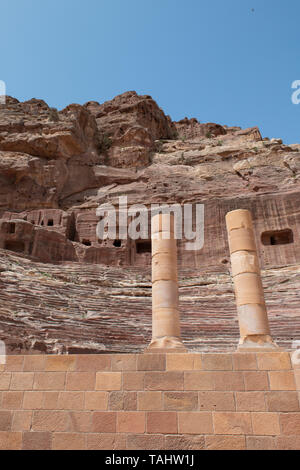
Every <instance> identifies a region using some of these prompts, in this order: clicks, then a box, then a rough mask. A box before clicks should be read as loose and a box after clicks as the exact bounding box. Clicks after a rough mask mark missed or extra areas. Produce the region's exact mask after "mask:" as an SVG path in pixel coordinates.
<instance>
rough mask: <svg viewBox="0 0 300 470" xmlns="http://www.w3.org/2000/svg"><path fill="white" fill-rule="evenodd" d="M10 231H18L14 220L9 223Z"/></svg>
mask: <svg viewBox="0 0 300 470" xmlns="http://www.w3.org/2000/svg"><path fill="white" fill-rule="evenodd" d="M9 233H16V224H15V223H14V222H12V223H10V224H9Z"/></svg>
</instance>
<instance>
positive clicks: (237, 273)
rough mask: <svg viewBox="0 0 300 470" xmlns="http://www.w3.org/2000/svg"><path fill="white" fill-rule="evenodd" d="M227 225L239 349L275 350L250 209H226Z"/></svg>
mask: <svg viewBox="0 0 300 470" xmlns="http://www.w3.org/2000/svg"><path fill="white" fill-rule="evenodd" d="M226 226H227V231H228V239H229V249H230V257H231V268H232V277H233V282H234V289H235V298H236V304H237V312H238V318H239V325H240V341H239V345H238V349H239V350H259V349H261V350H268V349H273V350H274V349H278V347H277V345H276V344H275V343H274V342H273V340H272V338H271V335H270V328H269V322H268V316H267V310H266V305H265V300H264V292H263V287H262V282H261V276H260V268H259V263H258V257H257V250H256V244H255V238H254V232H253V225H252V218H251V214H250V212H249V211H248V210H243V209H238V210H234V211H231V212H228V213H227V215H226Z"/></svg>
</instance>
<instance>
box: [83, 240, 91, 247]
mask: <svg viewBox="0 0 300 470" xmlns="http://www.w3.org/2000/svg"><path fill="white" fill-rule="evenodd" d="M82 244H83V245H85V246H91V245H92V243H91V242H90V240H82Z"/></svg>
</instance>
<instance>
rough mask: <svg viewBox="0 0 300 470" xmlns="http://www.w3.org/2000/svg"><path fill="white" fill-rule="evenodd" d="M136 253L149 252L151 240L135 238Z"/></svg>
mask: <svg viewBox="0 0 300 470" xmlns="http://www.w3.org/2000/svg"><path fill="white" fill-rule="evenodd" d="M136 252H137V253H139V254H140V253H151V240H137V242H136Z"/></svg>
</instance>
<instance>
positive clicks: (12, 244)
mask: <svg viewBox="0 0 300 470" xmlns="http://www.w3.org/2000/svg"><path fill="white" fill-rule="evenodd" d="M4 248H5V249H6V250H10V251H15V252H16V253H23V252H24V251H25V244H24V243H23V242H21V241H16V240H7V241H6V242H5V246H4Z"/></svg>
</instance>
